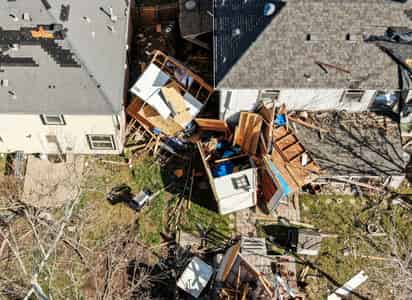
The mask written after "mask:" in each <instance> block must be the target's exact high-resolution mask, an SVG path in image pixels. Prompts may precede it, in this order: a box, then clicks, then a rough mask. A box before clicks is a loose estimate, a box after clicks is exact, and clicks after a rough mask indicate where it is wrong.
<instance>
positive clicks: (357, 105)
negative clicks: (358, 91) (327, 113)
mask: <svg viewBox="0 0 412 300" xmlns="http://www.w3.org/2000/svg"><path fill="white" fill-rule="evenodd" d="M344 92H345V90H338V89H282V90H280V94H279V103H280V104H283V103H284V104H286V107H287V108H288V109H289V110H314V111H316V110H347V111H353V112H355V111H366V110H367V109H368V106H369V104H370V103H371V101H372V99H373V97H374V95H375V92H376V91H375V90H367V91H365V94H364V95H363V97H362V100H361V101H360V102H357V101H351V102H345V101H341V100H342V96H343V93H344Z"/></svg>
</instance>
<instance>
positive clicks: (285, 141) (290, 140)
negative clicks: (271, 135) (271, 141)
mask: <svg viewBox="0 0 412 300" xmlns="http://www.w3.org/2000/svg"><path fill="white" fill-rule="evenodd" d="M296 142H298V138H297V137H296V136H295V135H294V134H291V133H290V134H288V135H286V136H284V137H283V138H281V139H279V140H277V141H276V145H278V147H279V149H280V150H283V149H285V148H287V147H289V146H291V145H293V144H295V143H296Z"/></svg>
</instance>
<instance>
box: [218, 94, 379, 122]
mask: <svg viewBox="0 0 412 300" xmlns="http://www.w3.org/2000/svg"><path fill="white" fill-rule="evenodd" d="M344 92H345V90H343V89H280V94H279V100H278V102H277V105H281V104H286V107H287V109H289V110H311V111H320V110H347V111H366V110H368V107H369V105H370V103H371V101H372V100H373V98H374V96H375V93H376V91H375V90H366V91H365V94H364V95H363V97H362V100H361V101H360V102H343V101H341V100H342V97H343V94H344ZM229 93H231V94H230V97H229ZM259 94H260V91H259V90H244V89H239V90H221V91H220V118H221V119H224V120H229V121H232V120H233V121H236V118H237V115H238V114H239V112H240V111H251V110H253V109H254V108H255V106H256V103H257V101H258V99H259ZM229 99H230V100H229Z"/></svg>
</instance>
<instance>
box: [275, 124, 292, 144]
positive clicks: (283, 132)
mask: <svg viewBox="0 0 412 300" xmlns="http://www.w3.org/2000/svg"><path fill="white" fill-rule="evenodd" d="M287 134H289V130H288V129H287V128H286V127H285V126H282V127H278V128H276V129H274V130H273V140H274V141H276V140H278V139H280V138H282V137H284V136H285V135H287Z"/></svg>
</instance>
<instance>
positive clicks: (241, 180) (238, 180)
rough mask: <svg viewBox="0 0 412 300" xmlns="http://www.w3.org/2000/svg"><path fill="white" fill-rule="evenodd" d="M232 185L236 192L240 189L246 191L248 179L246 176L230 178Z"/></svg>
mask: <svg viewBox="0 0 412 300" xmlns="http://www.w3.org/2000/svg"><path fill="white" fill-rule="evenodd" d="M232 183H233V187H234V188H235V189H236V190H240V189H242V190H245V191H248V190H249V189H250V183H249V179H248V178H247V176H246V175H242V176H240V177H234V178H232Z"/></svg>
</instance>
